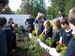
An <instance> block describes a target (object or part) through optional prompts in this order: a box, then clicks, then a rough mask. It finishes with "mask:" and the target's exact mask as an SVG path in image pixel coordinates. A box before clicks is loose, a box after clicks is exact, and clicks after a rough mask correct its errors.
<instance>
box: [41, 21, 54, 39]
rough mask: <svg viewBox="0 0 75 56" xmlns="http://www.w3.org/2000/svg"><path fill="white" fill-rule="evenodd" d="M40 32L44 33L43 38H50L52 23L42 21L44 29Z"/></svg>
mask: <svg viewBox="0 0 75 56" xmlns="http://www.w3.org/2000/svg"><path fill="white" fill-rule="evenodd" d="M42 34H44V35H45V40H46V39H47V38H49V37H51V38H52V35H53V28H52V25H51V23H50V22H49V21H45V22H44V30H43V32H42Z"/></svg>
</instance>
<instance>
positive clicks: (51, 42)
mask: <svg viewBox="0 0 75 56" xmlns="http://www.w3.org/2000/svg"><path fill="white" fill-rule="evenodd" d="M53 42H54V41H53V39H52V38H50V37H49V38H47V39H46V44H47V45H52V44H53Z"/></svg>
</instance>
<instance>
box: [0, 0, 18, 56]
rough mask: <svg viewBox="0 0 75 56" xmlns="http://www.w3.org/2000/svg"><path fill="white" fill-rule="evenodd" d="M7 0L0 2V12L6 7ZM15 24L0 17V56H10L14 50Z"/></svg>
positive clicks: (11, 20) (0, 0)
mask: <svg viewBox="0 0 75 56" xmlns="http://www.w3.org/2000/svg"><path fill="white" fill-rule="evenodd" d="M8 3H9V0H0V12H2V11H3V10H4V9H5V7H6V6H7V5H8ZM16 28H17V24H16V23H14V22H13V19H12V18H10V19H9V22H7V19H6V18H5V17H0V56H10V52H15V49H16V33H15V30H16Z"/></svg>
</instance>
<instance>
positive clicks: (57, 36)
mask: <svg viewBox="0 0 75 56" xmlns="http://www.w3.org/2000/svg"><path fill="white" fill-rule="evenodd" d="M53 38H54V41H59V39H60V35H59V32H56V33H55V34H54V35H53Z"/></svg>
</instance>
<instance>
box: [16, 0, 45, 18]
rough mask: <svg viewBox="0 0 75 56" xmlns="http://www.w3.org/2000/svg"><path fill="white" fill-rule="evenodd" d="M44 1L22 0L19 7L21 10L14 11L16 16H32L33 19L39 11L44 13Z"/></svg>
mask: <svg viewBox="0 0 75 56" xmlns="http://www.w3.org/2000/svg"><path fill="white" fill-rule="evenodd" d="M43 4H44V0H22V4H21V6H20V8H21V9H18V10H17V11H16V13H17V14H32V15H33V16H34V17H36V16H37V13H38V12H39V11H43V12H44V13H46V10H45V6H44V5H43Z"/></svg>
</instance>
